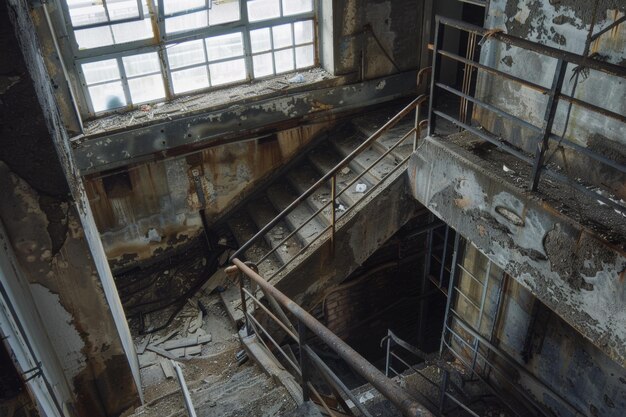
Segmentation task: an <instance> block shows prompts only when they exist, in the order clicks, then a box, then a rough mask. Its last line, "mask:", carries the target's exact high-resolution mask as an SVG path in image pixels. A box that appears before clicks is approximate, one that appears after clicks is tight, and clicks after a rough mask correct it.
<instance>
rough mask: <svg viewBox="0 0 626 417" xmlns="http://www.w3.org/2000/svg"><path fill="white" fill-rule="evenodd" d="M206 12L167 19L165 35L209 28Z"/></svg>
mask: <svg viewBox="0 0 626 417" xmlns="http://www.w3.org/2000/svg"><path fill="white" fill-rule="evenodd" d="M207 25H208V20H207V12H206V10H204V11H201V12H196V13H190V14H185V15H182V16H176V17H170V18H168V19H165V33H176V32H182V31H185V30H193V29H200V28H204V27H207Z"/></svg>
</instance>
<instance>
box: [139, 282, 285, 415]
mask: <svg viewBox="0 0 626 417" xmlns="http://www.w3.org/2000/svg"><path fill="white" fill-rule="evenodd" d="M198 299H200V300H201V302H202V304H203V305H204V306H205V307H206V308H205V310H206V314H205V313H203V312H201V311H199V310H198V309H197V308H196V307H195V305H196V304H194V303H192V302H190V303H188V305H187V306H186V307H185V308H184V309H183V310H182V311H181V312H180V313H179V314H178V315H177V317H176V318H175V319H174V320H173V321H172V323H171V324H170V325H169V326H168V327H167V328H165V329H163V330H161V331H159V332H157V333H155V334H153V335H149V336H136V337H135V342H136V346H137V350H138V352H142V353H140V354H139V355H138V356H139V359H140V364H141V365H140V366H141V380H142V389H143V393H144V400H145V403H144V405H143V406H141V407H139V408H137V409H136V410H135V411H134V413H133V414H131V416H133V417H139V416H141V417H184V416H187V411H186V409H185V406H184V402H183V395H182V391H181V388H180V385H179V382H178V379H177V378H176V377H175V376H173V375H172V374H171V373H170V374H169V377H168V376H167V375H166V372H167V369H166V368H167V363H168V362H169V361H170V360H171V359H170V358H168V357H166V356H169V355H174V356H178V355H180V357H178V358H176V359H175V360H176V362H178V363H179V364H180V366H181V368H182V370H183V375H184V376H185V380H186V385H187V387H188V389H189V391H190V394H191V398H192V401H193V404H194V408H195V410H196V413H197V415H198V416H199V417H218V416H220V417H221V416H225V417H244V416H250V417H253V416H254V417H258V416H267V417H270V416H278V415H281V414H282V413H284V412H287V411H290V410H293V409H294V408H295V407H296V403H295V402H294V401H293V399H292V398H291V396H290V395H289V394H288V392H287V390H285V388H284V387H282V386H281V385H278V384H276V383H275V381H274V380H272V379H271V378H270V377H269V376H267V375H266V374H264V373H263V371H262V370H261V369H260V368H259V367H258V366H257V365H256V364H255V363H254V362H253V361H251V360H247V361H246V362H245V363H243V364H238V362H237V359H236V354H237V352H239V351H240V350H241V349H242V347H241V345H240V343H239V337H238V335H237V332H236V329H235V328H234V326H233V325H232V323H231V322H230V320H229V318H228V317H227V315H226V312H225V311H224V309H223V307H222V305H221V304H220V301H219V296H218V295H217V294H213V295H208V296H207V295H203V294H201V295H200V296H199V297H197V299H194V301H196V302H197V301H198ZM199 313H200V314H199ZM199 318H200V322H198V319H199ZM198 335H200V336H204V339H198V340H206V339H207V338H208V337H207V336H208V335H210V341H209V342H207V343H202V344H201V348H200V349H199V350H200V352H199V353H196V352H197V349H195V347H194V346H191V347H185V348H182V349H181V348H174V349H169V350H166V348H168V347H169V346H172V345H176V344H180V342H181V341H185V340H189V339H192V340H193V338H194V337H196V338H197V337H198ZM146 338H148V341H147V342H146ZM155 348H156V349H155ZM190 348H194V350H186V349H190ZM150 349H155V350H157V351H160V352H161V353H162V354H163V355H166V356H163V355H161V354H159V353H157V352H154V351H152V350H150ZM160 349H162V350H160ZM163 350H164V351H165V352H163Z"/></svg>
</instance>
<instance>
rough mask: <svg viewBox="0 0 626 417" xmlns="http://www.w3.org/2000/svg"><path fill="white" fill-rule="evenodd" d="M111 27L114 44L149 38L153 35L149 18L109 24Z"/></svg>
mask: <svg viewBox="0 0 626 417" xmlns="http://www.w3.org/2000/svg"><path fill="white" fill-rule="evenodd" d="M111 29H112V30H113V39H114V40H115V43H116V44H120V43H126V42H132V41H138V40H141V39H149V38H151V37H153V36H154V35H153V33H152V24H151V23H150V19H143V20H138V21H136V22H127V23H118V24H116V25H111Z"/></svg>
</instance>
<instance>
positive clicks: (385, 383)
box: [226, 258, 433, 417]
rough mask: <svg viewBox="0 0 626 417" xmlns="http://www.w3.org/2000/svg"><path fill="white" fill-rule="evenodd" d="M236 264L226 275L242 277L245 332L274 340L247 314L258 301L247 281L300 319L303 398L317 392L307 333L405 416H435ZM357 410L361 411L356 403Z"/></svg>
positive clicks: (248, 270) (250, 272) (243, 266)
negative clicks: (253, 331)
mask: <svg viewBox="0 0 626 417" xmlns="http://www.w3.org/2000/svg"><path fill="white" fill-rule="evenodd" d="M232 263H233V266H230V267H228V268H227V269H226V272H227V273H228V274H232V273H237V272H238V273H239V277H240V282H239V285H240V286H241V288H242V307H243V310H244V319H245V323H246V325H245V329H246V331H247V332H248V335H251V333H250V330H251V328H254V329H256V330H258V331H261V332H262V333H263V334H265V335H266V336H267V337H268V338H270V337H269V334H268V333H267V330H266V329H264V328H263V327H262V326H261V324H260V323H259V321H258V320H256V319H255V318H254V317H253V315H252V314H250V313H248V312H247V309H246V307H245V305H246V296H248V297H251V299H252V300H253V301H255V300H256V298H255V297H254V296H253V295H252V294H250V293H249V292H247V291H244V277H245V278H247V279H249V280H250V281H251V282H254V283H255V284H256V285H258V286H259V287H260V288H261V289H262V291H263V293H265V294H268V295H269V296H270V297H272V298H273V299H274V300H276V302H277V303H278V304H280V305H281V306H282V307H284V308H285V309H286V311H287V312H288V313H290V314H291V316H292V317H294V318H295V319H296V321H297V323H298V326H297V327H298V333H299V334H298V337H297V339H296V338H295V337H294V336H295V335H291V337H292V340H294V341H296V342H297V343H298V345H299V348H300V349H299V351H300V355H301V358H300V367H299V369H298V367H297V366H296V365H295V364H293V361H292V360H289V363H290V364H291V365H292V367H294V368H295V370H296V372H297V373H299V374H300V375H301V376H302V381H301V382H302V386H303V394H304V395H305V396H306V392H309V391H314V390H311V389H310V388H312V386H311V384H310V379H309V369H308V368H307V367H306V364H305V361H303V360H302V354H303V353H305V354H306V352H310V349H308V344H307V343H306V341H307V338H306V337H305V335H306V333H307V332H310V333H312V334H313V335H315V336H316V337H318V338H319V339H320V340H321V341H322V342H324V344H325V345H326V346H328V347H329V348H330V349H331V350H332V351H334V352H335V353H336V354H337V355H338V356H339V357H340V358H341V359H343V360H344V361H345V363H347V364H348V365H349V366H350V367H351V368H352V369H353V370H354V371H355V372H356V373H358V374H359V375H361V376H362V377H363V378H364V379H365V380H366V381H367V382H368V383H370V384H371V385H372V386H373V387H374V388H376V390H378V391H379V392H380V393H381V394H382V395H383V396H384V397H385V398H387V399H388V400H389V401H390V402H391V403H392V404H394V405H395V406H396V407H397V408H398V409H399V410H400V411H401V412H402V414H403V415H404V416H407V417H433V414H432V413H431V412H430V411H429V410H428V409H427V408H425V407H424V406H423V404H421V403H420V402H419V401H417V400H416V399H415V398H413V396H411V395H410V394H409V393H408V392H407V391H406V390H405V389H403V388H402V387H401V386H400V385H398V384H397V383H396V382H395V381H392V380H389V379H388V378H387V377H386V376H385V374H384V373H383V372H381V371H380V370H379V369H378V368H376V367H375V366H374V365H372V364H371V363H370V362H369V361H367V359H365V358H364V357H363V356H361V355H360V354H359V353H358V352H357V351H355V350H354V349H353V348H351V347H350V346H349V345H348V344H347V343H346V342H344V341H343V340H341V338H339V337H338V336H337V335H336V334H335V333H333V332H332V331H331V330H330V329H329V328H328V327H326V326H324V325H323V324H322V323H320V322H319V321H318V320H317V319H316V318H315V317H313V316H312V315H311V314H310V313H308V312H307V311H306V310H305V309H303V308H302V307H300V306H299V305H298V304H297V303H295V302H294V301H293V300H291V299H290V298H289V297H287V296H286V295H285V294H283V293H282V292H281V291H279V290H278V289H277V288H276V287H274V286H273V285H272V284H270V283H269V282H267V280H265V279H264V278H263V277H262V276H261V275H259V274H258V273H256V272H255V271H254V270H253V269H252V268H251V266H249V265H246V264H245V263H244V262H242V261H240V260H239V259H237V258H235V259H233V260H232ZM256 302H257V303H258V300H256ZM270 317H271V316H270ZM305 329H306V331H305ZM283 330H285V329H283ZM289 333H291V332H288V333H286V334H288V335H289ZM270 339H271V340H270V342H272V344H274V346H275V347H276V348H277V350H278V351H280V352H281V353H282V354H284V352H283V351H282V349H280V346H279V345H278V343H277V342H276V341H275V340H274V339H273V338H270ZM309 357H310V358H311V359H312V360H313V362H314V364H316V362H317V361H316V360H315V355H310V356H309ZM322 368H323V369H322V371H324V370H325V371H327V376H330V375H331V374H334V373H333V372H332V371H331V370H330V369H329V368H328V367H322ZM298 371H299V372H298ZM340 385H341V384H340ZM342 391H343V390H342ZM322 402H323V401H322ZM355 406H356V407H358V405H356V403H355Z"/></svg>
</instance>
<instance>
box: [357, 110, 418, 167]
mask: <svg viewBox="0 0 626 417" xmlns="http://www.w3.org/2000/svg"><path fill="white" fill-rule="evenodd" d="M399 110H400V109H398V111H399ZM394 114H395V113H394ZM392 117H393V114H380V115H370V116H368V117H360V118H358V119H356V120H355V121H354V122H353V125H354V127H355V129H356V130H357V131H358V132H360V133H361V134H362V135H363V136H364V138H369V137H370V136H372V135H373V134H374V133H375V132H376V131H377V130H378V129H379V128H380V127H381V126H382V125H384V124H385V123H387V122H388V121H389V120H390V119H391V118H392ZM414 126H415V118H414V117H406V118H404V119H402V120H400V122H398V124H397V125H395V126H394V127H393V128H391V129H390V130H389V131H388V132H385V133H383V134H382V135H381V136H380V138H378V140H377V141H376V142H375V143H376V144H378V146H379V150H380V151H381V152H385V151H386V150H387V149H389V148H391V147H392V146H393V145H395V144H396V143H397V142H398V141H399V140H400V139H401V138H402V137H403V136H404V135H405V134H406V133H407V132H408V131H409V130H411V129H412V128H413V127H414ZM412 152H413V135H409V137H407V138H406V139H405V140H404V141H403V142H402V143H401V144H400V145H398V147H397V148H396V149H394V150H393V151H392V152H391V154H392V155H393V156H395V157H396V159H397V161H396V162H400V161H401V160H403V159H406V158H407V157H408V156H409V155H410V154H411V153H412Z"/></svg>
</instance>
